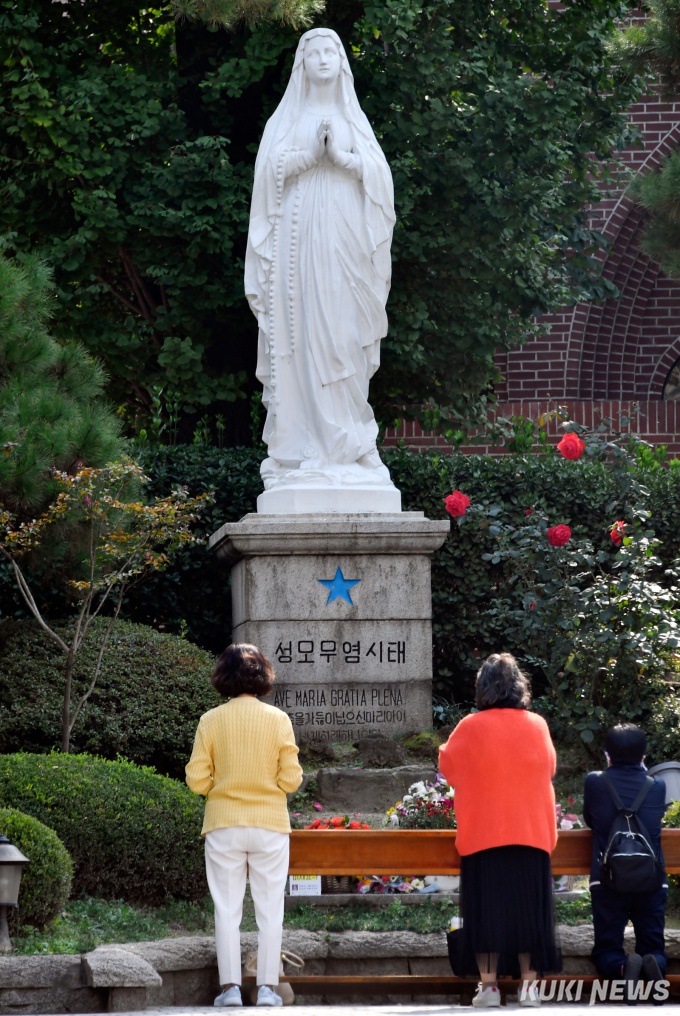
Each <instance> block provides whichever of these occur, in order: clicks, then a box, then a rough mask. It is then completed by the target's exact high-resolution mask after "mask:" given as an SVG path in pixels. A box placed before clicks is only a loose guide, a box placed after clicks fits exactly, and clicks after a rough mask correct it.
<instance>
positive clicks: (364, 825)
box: [361, 822, 371, 829]
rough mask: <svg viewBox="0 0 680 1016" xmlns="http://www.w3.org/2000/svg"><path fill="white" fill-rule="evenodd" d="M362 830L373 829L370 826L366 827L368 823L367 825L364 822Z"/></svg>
mask: <svg viewBox="0 0 680 1016" xmlns="http://www.w3.org/2000/svg"><path fill="white" fill-rule="evenodd" d="M361 828H362V829H370V828H371V827H370V825H366V823H365V822H362V823H361Z"/></svg>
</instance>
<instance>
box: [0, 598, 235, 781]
mask: <svg viewBox="0 0 680 1016" xmlns="http://www.w3.org/2000/svg"><path fill="white" fill-rule="evenodd" d="M106 623H107V621H106V619H104V618H103V619H97V620H96V621H94V622H93V623H92V628H91V629H90V633H89V634H88V637H87V639H86V641H85V643H84V645H83V647H82V649H81V650H80V652H79V654H78V656H77V657H76V663H75V673H74V692H73V696H72V698H73V699H76V698H77V697H78V696H79V695H81V694H82V693H83V692H84V691H85V689H86V688H87V686H88V684H89V680H90V674H91V673H92V669H93V667H94V662H95V657H96V655H97V651H98V648H99V645H100V642H101V638H102V634H103V629H104V627H105V625H106ZM70 627H71V625H70V623H69V622H65V623H64V624H62V625H55V628H56V630H57V631H59V633H60V634H62V633H63V634H64V636H65V637H66V634H65V632H66V630H69V629H70ZM69 637H70V636H69ZM213 665H214V660H213V657H212V656H211V655H210V653H207V652H206V651H205V650H203V649H199V648H198V647H197V646H195V645H193V643H191V642H188V641H187V640H186V639H181V638H177V636H174V635H165V634H161V633H160V632H157V631H155V630H154V629H153V628H149V627H147V626H145V625H139V624H131V623H130V622H129V621H118V622H117V623H116V625H115V627H114V630H113V633H112V636H111V641H110V644H109V646H108V648H107V650H106V653H105V655H104V659H103V662H102V669H101V674H100V676H99V680H98V682H97V685H96V686H95V689H94V691H93V692H92V695H91V697H90V698H89V699H88V701H87V702H86V703H85V706H84V707H83V711H82V713H81V714H80V716H79V717H78V720H77V722H76V725H75V727H74V730H73V734H72V737H71V745H72V750H73V751H74V752H82V751H86V752H89V753H91V754H93V755H101V756H103V757H104V758H110V759H115V758H116V757H117V756H119V755H122V756H124V757H125V758H129V759H131V760H132V761H133V762H136V763H137V764H138V765H152V766H154V767H155V768H156V769H158V770H159V772H162V773H166V774H168V775H170V776H174V777H176V778H177V779H180V780H183V779H184V766H185V765H186V763H187V761H188V759H189V756H190V755H191V747H192V744H193V739H194V734H195V732H196V726H197V724H198V721H199V718H200V716H201V714H202V713H204V712H205V711H206V710H208V709H212V708H213V707H214V706H216V705H218V704H219V702H220V698H219V696H218V695H217V693H216V692H215V691H214V690H213V688H212V687H211V685H210V673H211V671H212V668H213ZM63 670H64V659H63V655H62V653H61V652H60V650H59V647H58V646H57V645H56V643H54V642H53V641H52V639H50V638H49V637H48V636H47V635H46V634H45V633H44V632H43V631H42V630H41V629H40V628H39V627H38V626H37V624H36V623H35V622H34V621H28V620H25V621H5V622H4V623H3V624H0V753H8V752H14V751H20V750H21V749H22V748H25V747H26V746H27V745H30V747H31V750H32V751H36V752H41V751H43V752H49V751H50V750H51V749H53V748H56V747H58V746H59V745H60V743H61V708H62V703H61V697H62V687H63Z"/></svg>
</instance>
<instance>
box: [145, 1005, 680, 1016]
mask: <svg viewBox="0 0 680 1016" xmlns="http://www.w3.org/2000/svg"><path fill="white" fill-rule="evenodd" d="M567 1006H568V1009H569V1016H593V1012H594V1011H595V1010H594V1009H593V1008H591V1007H589V1006H587V1005H577V1004H576V1003H575V1002H572V1003H571V1004H569V1003H565V1004H563V1005H542V1006H541V1012H542V1013H544V1014H545V1016H550V1014H553V1016H556V1014H558V1013H559V1016H565V1013H564V1011H565V1008H566V1007H567ZM250 1008H252V1007H250V1006H249V1007H248V1009H250ZM503 1008H508V1009H518V1008H519V1006H517V1005H509V1006H507V1007H503ZM598 1008H599V1009H600V1010H601V1008H602V1007H601V1006H599V1007H598ZM642 1008H645V1009H648V1008H650V1009H651V1006H647V1005H644V1006H642ZM523 1009H524V1007H523ZM230 1011H233V1010H230ZM277 1011H278V1010H277ZM287 1011H290V1009H288V1010H287ZM292 1011H293V1012H294V1013H296V1016H316V1014H321V1016H448V1014H449V1013H467V1014H471V1013H472V1012H473V1009H472V1006H459V1005H414V1004H413V1003H408V1004H406V1005H324V1006H317V1005H295V1008H294V1009H293V1010H292ZM526 1011H527V1012H530V1011H531V1010H530V1009H527V1010H526ZM216 1012H222V1010H219V1009H218V1010H216V1009H214V1008H212V1007H211V1008H203V1007H198V1006H197V1007H196V1008H195V1009H185V1008H183V1007H181V1006H174V1007H173V1008H168V1009H146V1010H144V1012H137V1013H127V1014H126V1016H204V1014H205V1016H207V1014H208V1013H212V1014H213V1016H215V1013H216ZM664 1012H665V1013H667V1014H668V1016H670V1014H671V1013H672V1016H680V1005H666V1006H664ZM606 1016H630V1008H629V1007H628V1006H626V1005H614V1004H612V1003H609V1004H608V1005H607V1008H606Z"/></svg>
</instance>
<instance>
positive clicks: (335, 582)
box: [316, 568, 361, 606]
mask: <svg viewBox="0 0 680 1016" xmlns="http://www.w3.org/2000/svg"><path fill="white" fill-rule="evenodd" d="M316 581H317V582H320V583H321V585H322V586H325V587H326V589H328V590H329V593H328V599H327V600H326V606H328V604H329V603H332V602H333V600H347V602H348V603H352V597H351V596H350V595H349V591H350V589H351V588H352V586H356V585H358V584H359V582H361V579H346V578H345V577H344V575H343V574H342V571H341V570H340V568H338V570H337V571H336V573H335V578H333V579H317V580H316ZM352 606H354V604H353V603H352Z"/></svg>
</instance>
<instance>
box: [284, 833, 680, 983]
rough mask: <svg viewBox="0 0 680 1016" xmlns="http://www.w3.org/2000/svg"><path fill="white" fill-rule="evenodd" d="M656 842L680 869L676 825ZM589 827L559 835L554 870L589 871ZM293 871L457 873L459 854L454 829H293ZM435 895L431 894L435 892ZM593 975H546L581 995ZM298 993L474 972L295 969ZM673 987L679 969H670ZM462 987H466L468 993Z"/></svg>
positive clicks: (669, 865) (670, 868)
mask: <svg viewBox="0 0 680 1016" xmlns="http://www.w3.org/2000/svg"><path fill="white" fill-rule="evenodd" d="M661 845H662V847H663V852H664V857H665V860H666V871H667V872H668V873H669V874H673V875H677V874H680V829H666V830H664V831H663V832H662V834H661ZM591 851H592V833H591V832H590V830H589V829H573V830H570V831H569V832H560V833H559V834H558V840H557V846H556V847H555V850H554V851H553V854H552V858H551V860H552V870H553V874H554V875H587V874H588V873H589V871H590V860H591ZM289 872H290V874H291V875H459V874H460V855H459V853H458V851H457V850H456V833H455V832H454V831H449V830H448V829H446V830H441V829H418V830H410V829H408V830H407V829H404V830H399V829H384V830H383V829H371V830H368V829H366V830H363V829H362V830H358V829H357V830H344V829H342V830H338V831H336V830H328V831H325V830H324V831H319V830H307V829H304V830H294V831H293V832H292V833H291V841H290V867H289ZM435 898H436V897H435ZM596 979H597V978H596V977H594V976H593V975H581V974H557V975H553V976H551V977H547V978H546V980H547V981H558V982H559V981H566V982H569V981H572V982H573V981H583V982H584V987H583V996H582V997H583V999H584V1000H586V1001H587V997H588V995H589V991H590V989H589V987H588V986H589V985H591V984H592V982H593V981H594V980H596ZM284 980H286V981H288V982H289V983H290V984H291V985H292V986H293V988H294V990H295V991H296V993H298V994H312V995H329V994H345V995H349V994H351V995H358V994H371V995H398V994H405V995H419V994H427V995H446V994H460V993H461V991H462V992H463V993H464V994H466V993H467V994H468V995H469V994H471V993H472V992H473V990H474V987H475V986H476V983H477V978H463V977H454V976H450V977H449V976H430V975H422V974H420V975H418V974H413V975H387V976H368V977H362V976H356V977H343V976H334V975H329V976H326V975H313V974H312V975H307V976H304V975H296V976H291V977H285V978H284ZM668 980H669V981H670V982H671V985H672V987H678V986H680V975H671V976H669V978H668ZM519 984H520V982H518V981H513V980H511V979H510V978H501V980H500V981H499V987H500V988H501V991H502V992H503V993H504V994H505V993H507V992H517V990H518V987H519ZM466 989H467V991H466Z"/></svg>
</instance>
